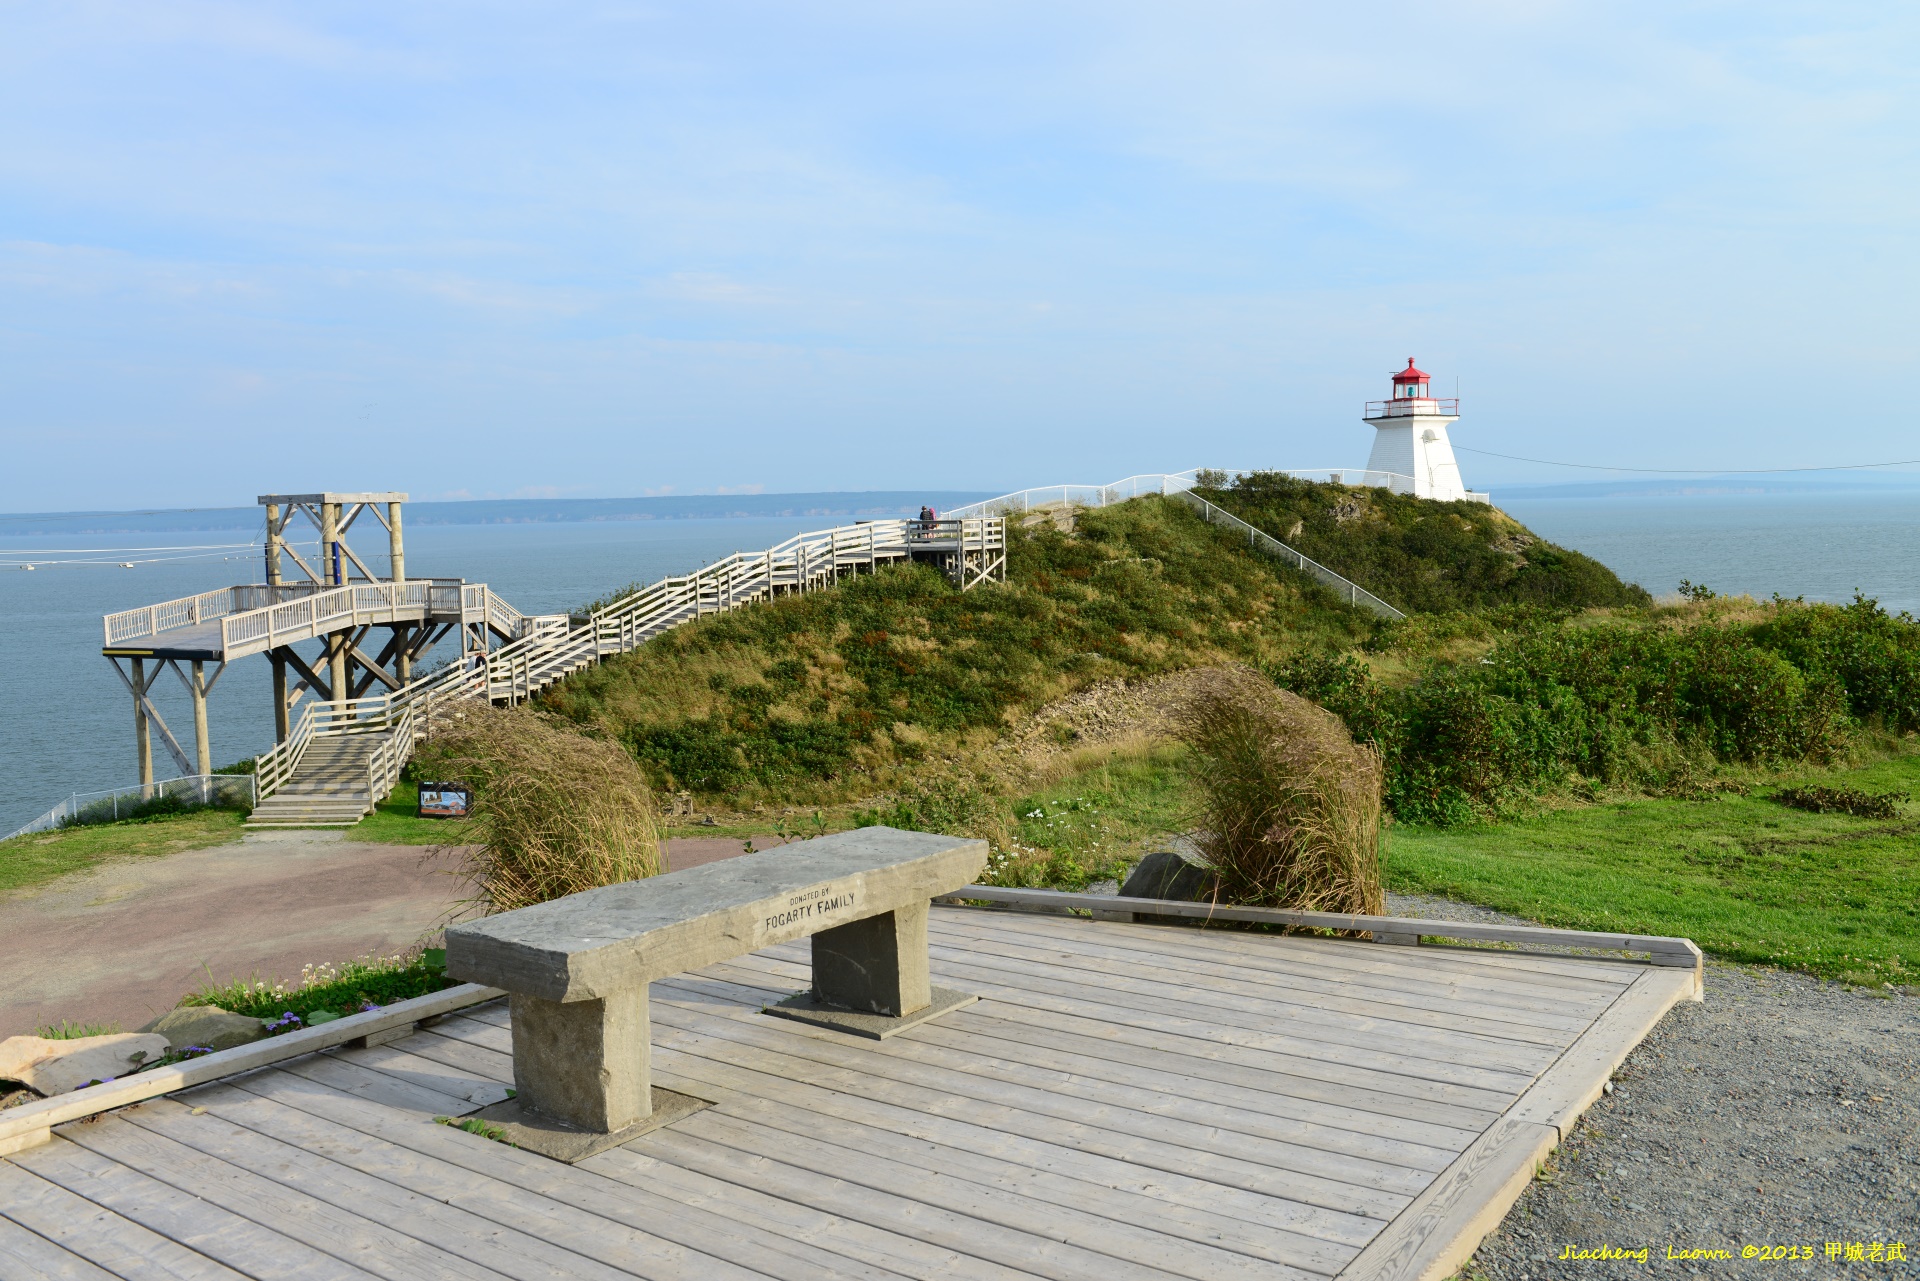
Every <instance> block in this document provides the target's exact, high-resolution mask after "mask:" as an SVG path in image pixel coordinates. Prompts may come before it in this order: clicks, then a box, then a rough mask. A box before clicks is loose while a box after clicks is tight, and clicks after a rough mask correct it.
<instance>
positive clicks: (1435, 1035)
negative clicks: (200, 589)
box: [0, 907, 1698, 1281]
mask: <svg viewBox="0 0 1920 1281" xmlns="http://www.w3.org/2000/svg"><path fill="white" fill-rule="evenodd" d="M929 928H930V939H931V965H932V975H933V979H934V981H935V982H940V983H946V984H950V985H952V986H953V987H956V988H960V989H964V990H966V991H968V992H971V993H977V994H978V995H979V996H980V998H981V999H980V1000H979V1001H978V1002H977V1003H976V1004H974V1005H971V1006H968V1007H965V1008H963V1009H958V1010H954V1011H952V1012H950V1013H947V1014H945V1015H943V1016H942V1017H940V1018H938V1019H936V1020H934V1021H932V1022H929V1023H924V1024H921V1025H919V1026H917V1027H913V1028H910V1029H908V1030H905V1031H902V1032H901V1033H900V1034H898V1035H897V1036H894V1037H892V1038H890V1039H888V1040H884V1041H877V1040H866V1039H859V1038H855V1037H851V1036H848V1035H846V1034H844V1033H841V1032H837V1031H833V1030H829V1029H826V1028H820V1027H814V1026H810V1025H807V1024H802V1023H796V1022H792V1021H789V1020H783V1019H774V1018H768V1017H766V1016H765V1015H764V1014H763V1013H762V1010H763V1008H764V1007H766V1006H769V1005H772V1004H774V1003H775V1002H778V1001H781V1000H783V999H785V998H788V997H791V996H792V995H794V994H795V993H796V992H797V991H799V990H801V989H803V988H805V987H806V986H807V983H808V977H809V973H810V968H809V956H810V954H809V951H808V947H807V943H806V942H805V941H804V940H802V941H795V942H790V943H783V944H780V945H778V946H774V947H769V948H765V949H763V950H761V951H758V952H754V953H751V954H748V955H745V956H741V957H738V958H736V959H734V960H732V961H727V962H723V963H720V964H716V965H710V966H707V967H706V968H704V969H700V970H696V971H692V972H689V973H685V974H681V975H677V976H675V977H671V978H667V979H663V980H660V981H658V982H655V983H653V985H652V989H651V1011H652V1044H653V1050H652V1071H653V1073H654V1079H655V1081H656V1082H657V1083H659V1084H660V1085H662V1086H665V1087H667V1088H670V1089H672V1090H676V1091H680V1092H682V1093H685V1094H688V1095H693V1096H696V1097H697V1098H700V1099H703V1100H707V1101H710V1102H711V1103H712V1104H713V1106H712V1107H710V1108H707V1109H705V1110H704V1111H699V1112H696V1113H694V1114H693V1115H690V1116H687V1117H685V1118H684V1119H682V1120H679V1121H676V1122H674V1123H672V1124H670V1125H668V1126H666V1127H665V1128H662V1129H658V1130H655V1131H653V1132H652V1133H650V1134H647V1135H645V1136H643V1137H641V1138H639V1139H636V1140H634V1141H632V1142H630V1143H627V1144H625V1145H624V1146H621V1147H617V1148H614V1149H612V1150H610V1151H605V1152H602V1153H600V1154H598V1155H596V1156H592V1157H589V1158H587V1159H586V1160H584V1161H582V1162H580V1163H579V1164H577V1165H565V1164H562V1163H559V1162H556V1161H551V1160H548V1159H546V1158H543V1157H540V1156H537V1155H535V1154H533V1153H531V1152H527V1151H523V1150H518V1149H514V1148H510V1147H507V1146H505V1145H503V1144H500V1143H496V1142H492V1141H490V1140H488V1139H486V1138H482V1137H479V1136H476V1135H473V1134H468V1133H463V1132H460V1131H458V1130H456V1129H452V1128H449V1127H447V1126H444V1125H436V1124H434V1118H435V1117H458V1116H461V1115H464V1114H467V1113H470V1112H473V1111H475V1110H477V1109H479V1108H481V1107H484V1106H487V1105H490V1104H493V1103H497V1102H499V1101H501V1100H502V1099H504V1098H505V1097H506V1087H507V1085H508V1084H509V1083H511V1082H512V1080H513V1063H512V1060H511V1058H510V1049H511V1039H510V1034H509V1029H508V1019H507V1009H506V1003H505V1002H504V1001H503V1000H494V1001H491V1002H488V1003H484V1004H478V1005H474V1006H471V1007H470V1008H466V1009H463V1010H458V1011H456V1012H454V1013H451V1014H448V1015H446V1016H444V1017H442V1018H440V1019H438V1020H437V1021H432V1022H430V1023H425V1024H423V1025H422V1026H421V1028H420V1030H418V1031H416V1032H413V1033H412V1034H411V1035H406V1036H404V1038H403V1039H399V1040H396V1041H392V1042H391V1043H388V1044H382V1045H375V1046H373V1047H371V1048H344V1047H343V1048H337V1049H331V1050H328V1051H327V1052H325V1053H320V1054H312V1055H307V1056H306V1057H300V1058H293V1059H290V1060H287V1061H284V1062H281V1063H277V1064H272V1065H270V1066H266V1067H264V1068H258V1070H255V1071H253V1072H252V1073H251V1074H249V1075H240V1076H235V1077H231V1078H230V1079H227V1080H224V1081H220V1082H218V1083H215V1084H208V1085H203V1086H199V1087H197V1088H193V1089H189V1090H185V1091H183V1092H180V1093H177V1094H174V1095H172V1096H170V1097H167V1098H159V1099H152V1100H150V1101H147V1102H144V1103H140V1104H138V1105H136V1106H133V1107H128V1108H124V1109H122V1110H120V1111H118V1112H112V1113H107V1114H105V1115H101V1116H98V1117H94V1118H92V1119H88V1120H81V1121H74V1122H72V1123H70V1124H65V1125H62V1126H60V1127H59V1128H58V1129H56V1130H55V1131H54V1137H53V1139H52V1140H51V1141H50V1142H48V1143H44V1144H41V1145H40V1146H36V1147H31V1148H27V1149H26V1150H23V1151H18V1152H15V1153H14V1155H12V1156H10V1157H8V1158H6V1160H5V1161H0V1276H15V1275H28V1276H73V1277H102V1276H108V1275H117V1276H122V1277H133V1276H141V1277H145V1276H154V1275H173V1276H194V1277H233V1276H236V1275H243V1276H251V1277H262V1278H265V1277H272V1278H287V1277H300V1278H324V1277H362V1276H379V1277H393V1278H398V1277H409V1278H416V1277H444V1278H448V1279H449V1281H451V1279H453V1278H473V1277H491V1276H507V1277H517V1278H519V1277H555V1278H558V1277H567V1278H576V1277H605V1278H612V1277H622V1276H642V1277H661V1278H665V1277H684V1278H698V1279H700V1281H705V1279H708V1278H725V1277H748V1276H767V1277H781V1278H823V1279H824V1278H845V1277H869V1278H881V1277H903V1276H904V1277H962V1278H982V1279H985V1278H1011V1277H1032V1276H1039V1277H1050V1278H1089V1279H1093V1278H1098V1279H1099V1281H1124V1279H1128V1278H1140V1279H1145V1278H1164V1277H1187V1278H1195V1279H1203V1281H1213V1279H1214V1278H1233V1277H1249V1278H1251V1277H1277V1278H1289V1277H1290V1278H1311V1277H1335V1276H1338V1277H1346V1278H1361V1277H1364V1278H1389V1277H1393V1278H1401V1277H1406V1278H1413V1277H1444V1276H1446V1275H1447V1274H1448V1272H1449V1271H1450V1270H1451V1269H1452V1268H1453V1267H1454V1266H1457V1264H1458V1263H1459V1262H1460V1260H1461V1259H1463V1258H1464V1257H1465V1253H1466V1252H1467V1251H1470V1250H1471V1249H1472V1248H1473V1246H1474V1245H1475V1244H1476V1243H1477V1242H1478V1241H1479V1239H1480V1236H1481V1235H1482V1234H1484V1233H1485V1232H1486V1231H1487V1230H1489V1229H1490V1228H1492V1227H1493V1226H1494V1225H1495V1224H1497V1223H1498V1221H1499V1219H1500V1217H1501V1216H1502V1215H1503V1214H1504V1212H1505V1210H1506V1208H1507V1207H1508V1206H1509V1205H1510V1204H1511V1203H1512V1201H1513V1199H1514V1198H1515V1197H1516V1196H1517V1195H1518V1194H1519V1192H1520V1190H1521V1189H1522V1188H1523V1187H1524V1186H1525V1184H1526V1182H1527V1180H1528V1179H1529V1178H1530V1177H1531V1175H1532V1173H1533V1171H1534V1169H1535V1167H1536V1163H1537V1162H1538V1161H1539V1160H1540V1159H1541V1158H1542V1157H1544V1156H1545V1154H1546V1153H1547V1151H1548V1150H1550V1149H1551V1148H1552V1146H1553V1145H1554V1144H1555V1143H1556V1142H1558V1140H1559V1139H1560V1137H1561V1136H1562V1135H1563V1134H1564V1133H1565V1132H1566V1130H1567V1128H1568V1127H1569V1126H1570V1125H1571V1124H1572V1121H1573V1120H1574V1119H1575V1118H1576V1117H1577V1116H1578V1114H1579V1112H1580V1111H1581V1110H1582V1109H1584V1108H1585V1107H1586V1106H1587V1104H1588V1103H1590V1102H1591V1101H1592V1099H1593V1098H1594V1097H1595V1096H1597V1095H1598V1094H1599V1092H1600V1090H1601V1087H1602V1084H1603V1083H1604V1082H1605V1081H1606V1079H1607V1077H1608V1076H1609V1074H1610V1073H1611V1071H1612V1070H1613V1068H1614V1067H1615V1066H1617V1065H1618V1063H1619V1062H1620V1061H1621V1059H1622V1058H1624V1057H1625V1055H1626V1054H1627V1052H1628V1051H1629V1050H1630V1049H1632V1047H1633V1046H1634V1045H1635V1044H1637V1043H1638V1042H1639V1040H1640V1039H1641V1038H1642V1037H1643V1036H1644V1035H1645V1034H1646V1032H1647V1031H1648V1030H1649V1029H1650V1028H1651V1027H1652V1026H1653V1025H1654V1024H1655V1023H1657V1022H1658V1021H1659V1019H1660V1017H1661V1016H1662V1015H1663V1014H1664V1013H1665V1012H1666V1010H1667V1009H1668V1008H1670V1007H1671V1005H1672V1004H1673V1003H1674V1002H1676V1001H1678V1000H1683V999H1687V998H1689V997H1691V996H1693V995H1694V994H1695V992H1696V991H1697V988H1696V984H1697V982H1698V975H1697V973H1696V972H1695V971H1693V970H1691V969H1682V968H1666V967H1659V966H1650V965H1646V964H1642V963H1637V962H1633V961H1627V960H1609V959H1601V958H1592V957H1585V956H1579V957H1576V956H1564V955H1543V954H1539V953H1526V952H1515V951H1494V950H1479V949H1468V948H1459V947H1431V946H1429V947H1418V948H1415V947H1393V946H1381V945H1379V944H1375V943H1369V942H1362V941H1346V940H1337V939H1328V938H1313V937H1300V936H1279V935H1274V934H1249V933H1238V932H1232V931H1224V930H1207V931H1201V930H1193V929H1184V928H1177V927H1169V926H1155V925H1138V924H1130V923H1120V922H1112V921H1091V920H1086V919H1081V918H1075V917H1068V916H1058V915H1052V916H1043V915H1031V914H1024V913H1016V912H1008V911H995V910H986V909H981V908H971V907H935V908H934V909H932V912H931V924H930V927H929ZM1542 933H1543V935H1544V932H1542ZM1615 945H1620V944H1618V943H1616V944H1615ZM485 995H486V992H485V990H476V992H475V994H474V995H472V996H468V997H466V998H464V999H468V1000H474V999H479V998H481V997H484V996H485ZM426 1000H429V1001H431V1000H441V1001H442V1005H441V1006H439V1007H434V1008H444V1007H445V1005H446V1004H448V1003H450V1002H449V1001H447V1000H446V999H445V998H426ZM423 1008H424V1007H423ZM367 1017H369V1018H373V1019H376V1020H377V1019H379V1018H381V1017H385V1016H367ZM405 1017H406V1016H405V1014H404V1013H403V1012H402V1011H400V1010H399V1007H394V1010H393V1015H392V1018H397V1019H404V1018H405ZM389 1021H391V1019H390V1020H389ZM369 1026H372V1025H369ZM330 1027H332V1025H325V1026H323V1027H320V1028H315V1029H313V1030H312V1032H311V1033H300V1034H296V1035H298V1036H302V1037H312V1038H314V1040H311V1041H308V1042H306V1044H307V1045H308V1046H309V1047H313V1046H315V1044H316V1042H321V1043H324V1041H325V1039H326V1035H327V1034H329V1033H328V1030H329V1028H330ZM405 1027H406V1024H405V1023H404V1022H402V1025H401V1028H400V1030H401V1031H404V1030H405ZM349 1032H350V1029H349V1030H348V1031H346V1032H339V1033H332V1034H331V1035H333V1036H336V1037H338V1038H339V1039H342V1040H344V1039H345V1037H346V1035H347V1034H349ZM382 1034H383V1035H384V1034H385V1033H384V1032H383V1033H382ZM369 1039H374V1040H378V1039H379V1037H378V1036H375V1037H372V1038H369ZM273 1045H274V1043H273V1042H262V1043H259V1046H257V1047H243V1049H242V1050H239V1051H229V1052H227V1053H229V1054H232V1055H245V1054H249V1053H255V1054H256V1055H257V1054H258V1053H261V1052H265V1051H267V1050H269V1049H270V1048H271V1047H273ZM295 1048H296V1047H293V1046H289V1047H288V1052H292V1051H293V1050H294V1049H295ZM264 1061H265V1060H264V1059H262V1058H259V1057H256V1058H254V1059H251V1060H242V1059H235V1060H234V1062H235V1065H236V1067H238V1066H241V1065H242V1064H244V1065H245V1066H249V1067H255V1066H257V1065H258V1064H259V1063H261V1062H264ZM194 1066H195V1065H194V1064H191V1063H190V1064H187V1065H185V1067H186V1068H193V1067H194ZM168 1070H172V1069H168ZM229 1070H232V1069H229ZM139 1079H140V1078H137V1077H136V1078H131V1079H130V1081H129V1082H128V1083H127V1084H129V1085H130V1084H131V1083H132V1082H133V1081H138V1080H139ZM93 1088H94V1089H95V1090H107V1089H110V1088H111V1087H93ZM82 1093H85V1092H82ZM57 1102H58V1101H57V1100H54V1101H50V1102H49V1103H48V1104H41V1105H34V1106H35V1107H38V1108H49V1107H51V1106H52V1105H53V1104H54V1103H57ZM78 1114H79V1113H78V1112H76V1111H69V1112H67V1113H65V1115H69V1116H71V1115H78ZM49 1119H51V1120H56V1121H57V1120H58V1119H59V1118H58V1116H57V1115H56V1116H50V1117H49ZM5 1126H6V1122H5V1121H4V1119H0V1130H4V1129H5ZM4 1138H5V1135H4V1134H0V1140H4ZM0 1150H4V1148H0Z"/></svg>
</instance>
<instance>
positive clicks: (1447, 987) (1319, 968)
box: [938, 910, 1646, 1009]
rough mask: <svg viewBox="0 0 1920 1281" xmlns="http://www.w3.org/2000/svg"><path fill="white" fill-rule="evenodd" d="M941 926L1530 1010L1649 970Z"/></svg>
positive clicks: (1012, 923)
mask: <svg viewBox="0 0 1920 1281" xmlns="http://www.w3.org/2000/svg"><path fill="white" fill-rule="evenodd" d="M955 917H958V918H959V919H958V920H955V919H953V918H955ZM939 920H940V929H939V931H938V933H939V934H940V936H941V937H942V938H943V939H944V940H958V939H961V938H979V937H1001V938H1009V937H1012V938H1026V939H1046V940H1048V941H1049V942H1052V943H1056V944H1057V945H1058V946H1062V947H1066V946H1074V945H1076V944H1078V945H1084V944H1087V943H1092V944H1095V945H1099V946H1103V947H1107V948H1114V949H1121V950H1127V951H1131V952H1133V953H1135V954H1139V955H1142V956H1152V957H1156V958H1161V957H1164V958H1179V960H1181V961H1210V962H1214V963H1216V964H1221V965H1234V966H1244V967H1247V968H1249V969H1251V970H1253V971H1255V972H1259V973H1266V974H1279V975H1300V974H1306V975H1312V976H1315V977H1321V978H1327V979H1333V980H1338V981H1347V980H1349V979H1350V980H1352V981H1354V982H1357V983H1361V984H1364V985H1372V986H1380V987H1386V988H1391V989H1393V990H1395V991H1399V992H1405V993H1415V994H1417V993H1430V992H1438V993H1440V994H1443V995H1449V996H1453V997H1456V998H1458V997H1461V996H1465V995H1469V994H1471V995H1479V994H1485V996H1486V999H1488V1000H1489V1001H1495V1002H1501V1001H1502V1000H1503V998H1504V1003H1508V1004H1513V1005H1516V1007H1517V1008H1522V1009H1526V1008H1532V1007H1533V1006H1534V1004H1535V1003H1537V1002H1541V1001H1563V1002H1564V1001H1567V1000H1573V1001H1586V1002H1591V1001H1596V1000H1604V999H1605V997H1606V994H1607V993H1610V992H1613V991H1617V990H1618V989H1619V988H1622V987H1625V986H1626V985H1627V984H1628V983H1631V982H1632V981H1633V980H1634V979H1635V978H1637V977H1638V976H1639V972H1640V971H1641V970H1644V969H1645V968H1646V966H1645V965H1642V964H1639V963H1637V962H1636V963H1633V964H1630V965H1622V964H1621V963H1619V962H1617V961H1615V962H1608V963H1607V964H1605V965H1599V964H1590V965H1586V966H1583V967H1582V971H1583V972H1581V973H1566V972H1564V971H1563V967H1561V966H1560V965H1558V964H1555V963H1554V962H1556V961H1557V959H1558V958H1553V957H1548V958H1544V959H1545V960H1546V961H1547V962H1548V965H1547V966H1544V967H1540V968H1531V969H1528V970H1526V971H1524V972H1521V973H1515V972H1513V970H1512V969H1511V967H1510V966H1509V965H1506V964H1491V965H1490V964H1486V963H1485V962H1484V960H1483V958H1486V957H1490V958H1491V959H1493V960H1495V961H1496V962H1508V961H1511V960H1514V959H1520V956H1519V954H1506V953H1489V952H1486V951H1484V950H1483V951H1480V952H1474V953H1471V954H1467V955H1462V954H1461V953H1460V951H1459V950H1457V949H1456V950H1453V951H1449V949H1446V948H1432V947H1429V948H1426V949H1424V950H1421V951H1414V952H1408V951H1403V950H1399V949H1393V948H1384V947H1380V946H1378V945H1377V944H1373V943H1357V942H1349V941H1347V940H1345V939H1318V938H1300V937H1298V936H1290V935H1284V934H1238V933H1233V932H1229V931H1224V930H1196V929H1187V928H1175V927H1169V926H1163V925H1127V924H1117V923H1114V922H1108V921H1087V920H1082V919H1080V918H1078V917H1051V916H1032V915H1027V914H1024V913H1015V912H963V911H955V910H947V911H944V912H942V913H941V914H940V917H939ZM1436 958H1437V961H1436ZM1527 959H1534V958H1527Z"/></svg>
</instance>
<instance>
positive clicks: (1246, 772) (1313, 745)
mask: <svg viewBox="0 0 1920 1281" xmlns="http://www.w3.org/2000/svg"><path fill="white" fill-rule="evenodd" d="M1194 676H1195V679H1194V680H1193V682H1192V683H1191V684H1190V685H1189V686H1188V697H1187V699H1186V701H1185V702H1184V703H1183V704H1182V705H1181V706H1180V707H1179V708H1178V709H1177V710H1176V711H1175V712H1174V726H1175V732H1176V734H1177V735H1178V737H1179V738H1180V739H1181V741H1183V742H1184V743H1186V744H1187V746H1188V748H1189V749H1190V750H1191V751H1192V753H1193V757H1194V759H1193V762H1192V768H1193V772H1194V777H1195V780H1196V784H1197V791H1198V793H1199V810H1198V813H1197V815H1196V818H1197V820H1198V823H1197V826H1198V831H1197V832H1196V834H1195V837H1194V841H1195V843H1196V844H1197V845H1198V846H1199V847H1200V851H1201V853H1203V854H1204V855H1205V856H1206V857H1207V858H1208V860H1209V861H1210V862H1211V863H1212V864H1213V867H1214V870H1215V872H1216V873H1217V874H1218V877H1219V891H1218V892H1219V896H1220V899H1221V901H1223V902H1230V903H1236V904H1248V905H1257V906H1262V907H1280V908H1294V909H1300V910H1306V911H1323V912H1357V913H1369V914H1378V913H1381V912H1383V911H1384V910H1385V906H1386V903H1385V897H1384V894H1383V892H1382V889H1381V884H1380V799H1381V785H1382V781H1383V770H1382V766H1381V761H1380V755H1379V753H1378V752H1377V751H1375V750H1374V749H1373V748H1372V747H1371V746H1365V745H1360V744H1356V743H1355V742H1354V741H1353V739H1352V737H1351V736H1350V735H1348V733H1347V729H1346V726H1345V725H1343V724H1342V723H1341V722H1340V720H1339V718H1338V717H1336V716H1334V715H1333V714H1331V713H1329V712H1326V711H1323V710H1322V709H1320V708H1318V707H1315V706H1314V705H1313V704H1312V703H1309V702H1307V701H1306V700H1305V699H1303V698H1300V697H1298V696H1297V695H1294V694H1290V693H1288V692H1286V691H1285V690H1282V689H1279V688H1277V687H1276V686H1275V685H1274V684H1273V683H1272V682H1271V681H1269V680H1267V679H1266V678H1265V677H1263V676H1261V675H1260V674H1259V673H1258V672H1255V671H1252V670H1250V669H1248V668H1244V667H1216V668H1209V669H1205V670H1204V671H1202V672H1196V673H1194Z"/></svg>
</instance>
